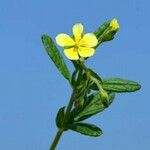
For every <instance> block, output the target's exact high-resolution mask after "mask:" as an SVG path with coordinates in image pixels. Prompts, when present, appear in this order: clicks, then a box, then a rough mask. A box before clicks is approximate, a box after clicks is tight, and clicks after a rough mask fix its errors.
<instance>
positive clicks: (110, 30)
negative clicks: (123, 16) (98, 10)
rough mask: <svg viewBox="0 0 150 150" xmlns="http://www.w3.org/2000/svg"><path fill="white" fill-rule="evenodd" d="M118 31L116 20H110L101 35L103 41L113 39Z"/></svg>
mask: <svg viewBox="0 0 150 150" xmlns="http://www.w3.org/2000/svg"><path fill="white" fill-rule="evenodd" d="M118 30H119V24H118V21H117V19H112V20H111V21H110V23H109V26H108V27H107V29H106V30H105V33H104V35H103V38H102V39H103V41H110V40H112V39H113V38H114V36H115V34H116V33H117V31H118Z"/></svg>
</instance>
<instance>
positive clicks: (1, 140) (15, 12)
mask: <svg viewBox="0 0 150 150" xmlns="http://www.w3.org/2000/svg"><path fill="white" fill-rule="evenodd" d="M149 5H150V2H149V1H143V0H103V1H102V0H94V1H92V0H82V1H81V0H75V1H71V0H62V1H61V0H30V1H29V0H1V1H0V149H1V150H10V149H11V150H48V148H49V145H50V143H51V141H52V139H53V137H54V135H55V133H56V126H55V122H54V121H55V115H56V113H57V110H58V109H59V108H60V107H62V106H64V105H66V104H67V102H68V99H69V97H70V94H71V89H70V87H69V84H68V82H67V81H66V80H65V79H64V78H63V77H62V76H61V74H60V73H59V72H58V70H57V69H56V68H55V66H54V64H53V63H52V62H51V60H50V59H49V57H48V56H47V54H46V52H45V50H44V48H43V45H42V42H41V39H40V37H41V35H42V34H44V33H46V34H49V35H50V36H51V37H52V38H53V39H54V38H55V36H56V35H57V34H59V33H60V32H65V33H68V34H71V28H72V25H73V24H75V23H82V24H84V26H85V32H93V31H95V30H96V28H97V27H98V26H99V25H101V24H102V23H103V22H105V21H106V20H108V19H112V18H117V19H118V20H119V23H120V31H119V32H118V33H117V35H116V37H115V39H114V40H113V41H111V42H107V43H104V44H102V45H101V46H100V47H99V48H98V49H97V50H96V54H95V56H94V57H91V58H90V59H89V60H88V62H87V66H89V67H91V68H93V70H95V71H96V72H98V73H99V74H101V76H102V77H122V78H125V79H131V80H135V81H138V82H140V83H141V84H142V89H141V90H140V91H138V92H136V93H130V94H119V95H117V97H116V99H115V101H114V103H113V104H112V105H111V106H110V108H109V109H107V110H106V111H104V112H103V113H101V114H98V115H96V116H95V117H93V118H90V119H88V120H87V121H86V122H90V123H91V122H92V123H95V124H97V125H98V126H99V127H101V129H102V130H103V132H104V134H103V135H102V136H101V137H98V138H91V137H87V136H83V135H80V134H78V133H75V132H72V131H69V132H66V133H65V134H64V135H63V136H62V139H61V141H60V143H59V145H58V147H57V150H149V149H150V117H149V114H150V96H149V91H150V86H149V85H150V80H149V77H150V70H149V69H148V68H149V67H148V66H149V62H150V61H149V60H150V58H149V57H150V50H149V47H150V46H149V43H150V42H149V36H150V29H149V27H150V9H149ZM60 51H61V52H63V50H62V49H61V48H60ZM62 54H63V53H62ZM64 57H65V56H64ZM65 61H66V63H67V65H68V66H69V68H70V69H71V70H72V66H71V63H70V62H69V60H67V59H66V58H65Z"/></svg>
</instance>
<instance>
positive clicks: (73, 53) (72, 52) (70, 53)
mask: <svg viewBox="0 0 150 150" xmlns="http://www.w3.org/2000/svg"><path fill="white" fill-rule="evenodd" d="M64 53H65V55H66V56H67V58H68V59H71V60H78V59H79V56H78V52H77V50H76V49H75V48H74V47H73V48H68V49H65V50H64Z"/></svg>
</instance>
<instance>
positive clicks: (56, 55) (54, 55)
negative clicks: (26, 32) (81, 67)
mask: <svg viewBox="0 0 150 150" xmlns="http://www.w3.org/2000/svg"><path fill="white" fill-rule="evenodd" d="M42 42H43V44H44V47H45V49H46V51H47V54H48V55H49V57H50V58H51V59H52V61H53V62H54V64H55V65H56V67H57V68H58V70H59V71H60V72H61V74H62V75H63V76H64V77H65V78H66V79H67V80H69V81H70V79H71V75H70V73H69V70H68V68H67V66H66V64H65V62H64V59H63V57H62V55H61V53H60V52H59V50H58V49H57V47H56V46H55V44H54V42H53V40H52V39H51V38H50V37H49V36H48V35H43V36H42Z"/></svg>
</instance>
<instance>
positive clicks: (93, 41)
mask: <svg viewBox="0 0 150 150" xmlns="http://www.w3.org/2000/svg"><path fill="white" fill-rule="evenodd" d="M97 43H98V40H97V38H96V36H95V35H94V34H93V33H87V34H85V35H84V36H83V38H82V39H81V41H80V42H79V45H80V46H82V47H95V46H96V45H97Z"/></svg>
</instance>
